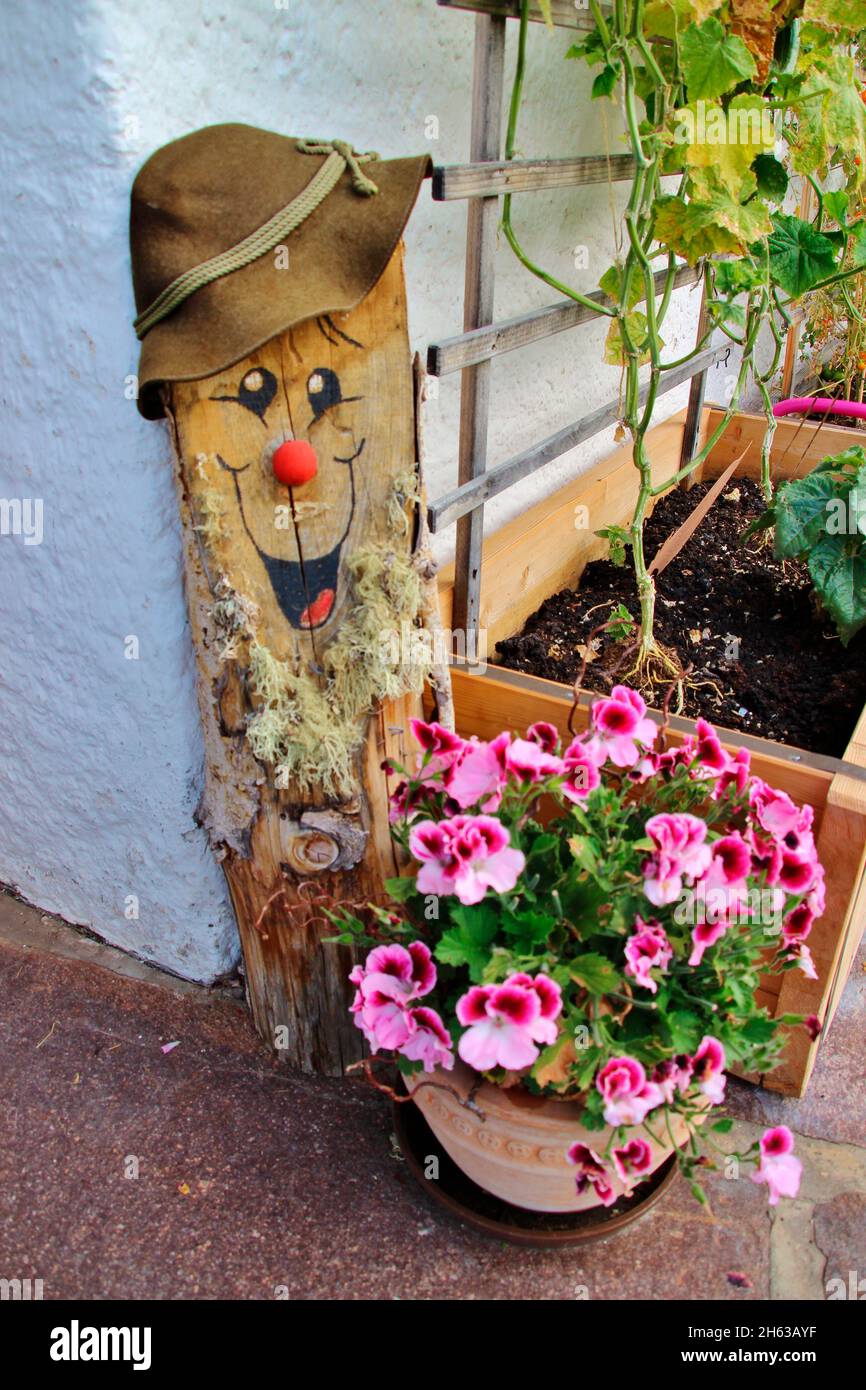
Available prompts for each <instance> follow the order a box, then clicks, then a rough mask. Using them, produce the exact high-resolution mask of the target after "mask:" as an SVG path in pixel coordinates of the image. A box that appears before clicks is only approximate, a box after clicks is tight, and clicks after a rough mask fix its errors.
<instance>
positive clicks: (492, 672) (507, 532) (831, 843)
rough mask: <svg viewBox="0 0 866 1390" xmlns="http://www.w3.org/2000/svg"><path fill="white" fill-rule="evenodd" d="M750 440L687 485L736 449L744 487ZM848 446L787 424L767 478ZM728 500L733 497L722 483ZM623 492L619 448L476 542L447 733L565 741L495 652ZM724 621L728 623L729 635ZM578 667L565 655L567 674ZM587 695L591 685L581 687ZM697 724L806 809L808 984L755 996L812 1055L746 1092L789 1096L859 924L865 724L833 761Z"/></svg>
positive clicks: (589, 549)
mask: <svg viewBox="0 0 866 1390" xmlns="http://www.w3.org/2000/svg"><path fill="white" fill-rule="evenodd" d="M719 418H720V416H719V412H718V411H716V410H714V409H708V410H706V411H705V412H704V416H703V420H702V431H703V436H704V438H705V437H707V435H708V434H709V433H710V432H711V431H712V429H713V428H714V426H715V425H716V424H717V423H718V420H719ZM682 431H683V417H682V416H677V417H674V418H673V419H671V420H669V421H667V422H665V423H664V424H662V425H659V426H657V427H656V428H655V429H654V430H653V431H652V433H651V435H650V437H649V445H650V454H651V457H652V458H653V468H654V476H653V482H654V483H660V482H662V481H663V480H664V479H665V478H666V477H670V476H672V475H673V474H674V473H675V472H676V470H677V467H678V466H679V455H680V443H681V439H682ZM798 431H799V432H798ZM763 432H764V420H763V417H759V416H749V415H741V416H737V417H736V419H735V420H734V421H733V422H732V424H731V425H730V426H729V428H728V430H727V431H726V433H725V435H724V436H723V438H722V440H721V442H720V443H719V444H718V445H717V446H716V448H715V449H714V450H713V451H712V453H711V454H710V456H709V458H708V460H707V461H706V463H705V465H704V466H703V469H702V470H701V472H700V474H699V478H700V479H711V478H714V477H717V476H718V475H719V474H720V473H721V472H722V471H723V470H724V468H725V467H726V466H727V465H728V464H729V463H730V462H731V461H732V460H733V459H734V458H736V457H737V456H738V455H739V454H741V453H742V452H743V449H744V448H745V447H746V445H747V444H750V445H751V448H750V449H749V451H748V453H747V454H746V457H745V458H744V459H743V461H742V463H741V464H740V467H739V469H738V472H737V474H736V478H738V479H750V478H751V479H755V478H756V477H757V476H758V472H759V463H760V441H761V439H762V437H763ZM850 438H851V435H850V432H849V431H847V430H845V429H844V428H839V427H834V426H826V425H824V426H821V427H820V429H816V427H815V425H814V424H812V425H810V424H806V425H805V426H803V427H802V428H800V427H799V426H798V424H797V423H793V422H788V421H782V422H780V424H779V426H778V428H777V431H776V435H775V439H774V447H773V463H774V468H775V476H776V477H777V478H779V479H781V478H786V477H791V476H794V475H795V474H802V473H803V472H805V471H808V469H809V468H811V467H812V466H813V465H814V464H815V463H817V462H818V460H819V459H821V458H822V457H824V456H825V455H826V454H830V453H834V452H837V451H839V450H842V449H844V448H845V447H846V446H847V444H848V443H849V442H850ZM731 486H732V487H735V486H736V481H734V482H732V484H731ZM636 492H637V474H636V471H635V469H634V466H633V464H632V461H631V450H630V447H628V446H627V447H624V448H621V449H618V450H617V451H616V452H614V453H613V454H611V456H610V457H609V458H607V459H605V460H603V461H602V462H601V463H599V464H597V465H595V466H594V467H593V468H592V469H591V470H590V471H589V472H587V473H585V474H584V475H583V476H582V477H580V478H579V479H577V480H575V481H574V482H571V483H569V484H567V485H566V486H565V487H563V488H561V489H559V491H558V492H556V493H555V494H554V495H553V496H551V497H549V498H546V499H545V500H544V501H542V502H540V503H538V504H537V505H536V506H535V507H533V508H531V509H530V510H529V511H528V512H526V513H524V514H523V515H521V516H520V517H519V518H518V519H517V520H516V521H515V522H513V523H510V524H509V525H507V526H505V527H503V528H502V529H501V530H500V531H498V532H497V533H495V534H494V535H493V536H491V537H490V538H489V539H488V540H487V541H486V542H485V546H484V553H483V565H482V591H481V627H482V629H483V630H484V632H485V633H486V639H487V647H488V651H489V652H491V653H492V654H493V658H492V661H491V663H490V664H489V665H488V666H487V667H486V669H483V670H480V669H475V670H469V669H461V668H459V667H458V668H456V669H455V670H454V671H453V686H454V700H455V712H456V721H457V728H458V731H459V732H460V733H462V734H464V735H468V734H471V733H475V734H478V735H479V736H481V737H491V736H493V735H495V734H496V733H498V732H499V731H500V730H501V729H503V728H516V729H521V728H525V727H526V726H527V725H528V724H529V723H531V722H532V721H533V720H537V719H548V720H550V721H551V722H552V723H554V724H556V725H557V726H558V727H559V728H560V729H561V730H562V731H565V728H566V724H567V720H568V715H569V711H570V709H571V703H572V695H571V689H570V686H569V685H567V684H565V683H563V682H558V681H551V680H545V679H541V678H539V677H537V676H533V675H527V674H525V673H522V672H516V671H513V670H509V669H508V668H507V666H503V665H499V664H496V660H497V659H496V653H495V648H496V646H497V644H498V643H500V642H502V641H503V640H504V639H506V638H509V637H512V636H514V635H515V634H516V633H519V632H520V630H521V629H522V627H523V625H524V623H525V622H526V620H527V618H529V617H530V615H531V614H533V613H535V612H536V610H537V609H538V608H539V607H540V606H541V604H542V603H543V602H544V601H545V600H546V599H548V598H550V597H551V595H553V594H556V593H558V592H559V591H560V590H562V589H566V588H575V587H577V585H578V583H579V580H580V577H581V575H582V573H583V571H584V569H585V567H586V565H587V564H589V563H590V562H592V561H594V560H598V559H601V558H602V557H603V556H604V555H605V554H606V551H607V544H606V542H605V541H603V540H601V539H599V538H598V537H597V536H596V535H595V534H594V533H595V532H596V531H597V530H599V529H601V528H602V527H606V526H612V525H618V526H622V525H625V524H627V523H628V521H629V520H630V517H631V512H632V508H633V505H634V499H635V495H636ZM440 592H441V601H442V613H443V621H444V622H445V623H446V625H449V626H450V613H451V594H452V576H451V574H450V573H449V572H446V573H445V574H444V575H443V578H442V585H441V591H440ZM600 616H601V615H600ZM735 616H736V615H731V621H733V620H734V618H735ZM578 661H579V658H578V656H577V653H575V661H574V666H575V673H576V668H577V665H578ZM588 684H589V685H590V686H591V685H592V681H591V678H590V679H589V680H588ZM793 685H794V682H793V681H792V686H793ZM779 686H780V689H779V704H780V706H781V707H784V702H785V700H786V699H787V698H788V691H787V690H786V689H785V687H784V684H783V681H782V679H780V682H779ZM794 698H797V697H796V694H795V697H794ZM587 704H588V699H587V698H586V697H584V701H583V703H582V706H581V708H580V710H579V711H578V715H577V721H576V723H577V727H578V728H582V727H585V724H586V717H587V716H586V705H587ZM709 717H711V718H716V722H717V724H718V726H719V730H720V733H721V734H722V737H723V739H724V741H725V744H726V746H728V747H732V748H733V747H736V746H738V745H739V744H745V745H746V746H747V747H748V748H749V749H750V750H751V753H752V767H753V770H754V771H755V772H756V773H757V774H758V775H759V776H761V777H765V778H766V779H767V780H768V781H769V782H771V783H772V784H773V785H775V786H777V787H780V788H782V789H784V790H785V791H787V792H788V794H789V795H790V796H791V797H792V798H793V799H794V800H795V801H798V802H801V803H802V802H809V803H810V804H811V805H812V806H813V807H814V809H815V819H816V839H817V844H818V853H819V856H820V858H821V861H822V863H823V864H824V866H825V869H826V873H827V906H826V911H825V913H824V915H823V917H821V918H820V919H819V920H818V921H817V922H816V924H815V926H814V928H813V931H812V934H811V936H810V947H811V949H812V953H813V956H814V959H815V964H816V968H817V971H818V977H819V978H818V979H817V980H816V981H812V980H808V979H806V977H805V976H804V975H803V974H802V973H801V972H800V971H792V972H790V973H788V974H786V975H785V976H784V977H783V978H782V980H781V986H780V981H779V979H778V977H777V978H775V979H770V978H765V980H764V981H762V985H761V988H760V990H759V996H760V998H761V1002H762V1003H764V1004H765V1006H766V1007H768V1008H769V1009H770V1010H771V1012H772V1013H773V1014H774V1015H777V1014H780V1013H800V1014H816V1015H817V1016H818V1018H819V1019H820V1020H821V1022H822V1032H821V1035H820V1036H819V1038H818V1039H817V1040H816V1041H815V1042H810V1040H809V1038H808V1035H807V1034H806V1032H805V1030H804V1029H802V1028H798V1029H796V1030H793V1031H792V1032H791V1035H790V1040H789V1044H788V1047H787V1048H786V1051H785V1055H784V1058H783V1060H782V1063H781V1064H780V1065H779V1067H777V1068H776V1069H775V1070H774V1071H773V1072H772V1073H769V1074H767V1075H766V1076H765V1077H761V1078H758V1077H755V1078H754V1079H755V1080H761V1081H762V1082H763V1084H764V1085H765V1086H767V1087H768V1088H769V1089H771V1090H775V1091H780V1092H782V1093H784V1094H788V1095H802V1094H803V1092H804V1090H805V1087H806V1085H807V1082H808V1079H809V1076H810V1074H811V1070H812V1067H813V1065H814V1062H815V1058H816V1055H817V1049H818V1047H819V1046H820V1042H821V1039H822V1038H823V1037H824V1036H825V1035H826V1033H827V1030H828V1028H829V1026H830V1023H831V1020H832V1017H833V1014H834V1012H835V1008H836V1005H837V1003H838V1000H839V996H840V994H841V991H842V988H843V986H844V983H845V979H846V977H847V974H848V971H849V969H850V966H851V962H852V960H853V957H854V954H855V952H856V949H857V946H858V944H859V941H860V938H861V936H862V933H863V928H864V924H866V878H864V858H866V710H864V711H862V712H860V713H859V715H858V716H857V717H856V718H854V719H853V720H852V725H853V727H852V728H851V730H850V733H849V731H840V739H841V740H842V741H844V738H845V736H846V735H847V736H848V741H847V743H845V746H844V750H843V751H842V752H841V756H839V757H831V756H829V755H827V754H826V753H813V752H810V751H808V750H806V749H803V748H798V747H796V746H792V745H790V744H788V743H786V742H782V741H774V740H772V739H767V738H763V737H756V736H754V735H752V734H749V733H748V732H739V731H734V730H732V729H726V728H725V727H724V726H723V725H722V721H721V720H720V719H718V718H717V717H716V716H715V715H714V714H713V712H712V711H710V712H709ZM693 729H694V725H693V723H692V721H691V720H690V719H686V718H676V719H673V720H672V722H671V739H672V741H674V742H675V741H678V740H679V739H681V738H682V737H683V736H684V735H685V734H687V733H690V732H692V731H693ZM839 747H840V748H841V742H840V745H839Z"/></svg>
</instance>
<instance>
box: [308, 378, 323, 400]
mask: <svg viewBox="0 0 866 1390" xmlns="http://www.w3.org/2000/svg"><path fill="white" fill-rule="evenodd" d="M324 389H325V381H324V378H323V376H322V374H321V372H313V375H312V376H311V377H310V379H309V381H308V382H307V390H308V391H309V393H310V395H311V396H317V395H318V394H319V392H320V391H324Z"/></svg>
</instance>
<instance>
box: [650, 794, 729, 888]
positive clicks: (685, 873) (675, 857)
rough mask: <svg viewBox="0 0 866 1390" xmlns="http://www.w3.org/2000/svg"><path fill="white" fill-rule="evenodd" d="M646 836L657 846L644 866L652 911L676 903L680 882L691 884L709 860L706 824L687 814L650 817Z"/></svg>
mask: <svg viewBox="0 0 866 1390" xmlns="http://www.w3.org/2000/svg"><path fill="white" fill-rule="evenodd" d="M645 828H646V833H647V835H648V836H649V838H650V839H651V840H652V842H653V844H654V845H655V846H656V849H655V853H654V854H653V856H652V858H650V859H648V860H647V861H646V863H645V864H644V892H645V893H646V895H647V897H648V898H649V900H650V902H651V903H653V905H654V906H655V907H664V906H665V905H666V904H668V903H672V902H676V900H677V898H678V897H679V896H680V893H681V892H682V888H683V879H684V878H685V879H687V880H688V881H689V882H694V880H695V879H696V878H698V877H699V876H700V875H701V874H702V873H704V871H705V870H706V869H707V867H708V866H709V863H710V860H711V859H712V851H711V849H710V846H709V845H708V844H706V843H705V842H706V838H707V827H706V822H705V821H702V820H700V819H699V817H698V816H692V815H689V814H688V813H687V812H674V813H672V814H667V813H665V814H662V815H659V816H651V817H650V819H649V820H648V821H647V823H646V827H645Z"/></svg>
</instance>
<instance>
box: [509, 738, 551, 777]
mask: <svg viewBox="0 0 866 1390" xmlns="http://www.w3.org/2000/svg"><path fill="white" fill-rule="evenodd" d="M505 766H506V769H507V770H508V772H510V773H511V775H512V776H513V777H515V778H516V779H517V781H518V782H542V781H544V779H545V778H546V777H559V776H560V775H561V774H562V770H563V765H562V759H561V758H555V757H554V756H553V754H552V753H546V752H545V750H544V749H543V748H542V747H541V745H540V744H538V743H535V742H534V741H533V740H532V739H527V738H516V739H514V740H513V741H512V742H511V743H510V744H509V746H508V747H507V748H506V750H505Z"/></svg>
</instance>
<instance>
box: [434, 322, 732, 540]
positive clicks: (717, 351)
mask: <svg viewBox="0 0 866 1390" xmlns="http://www.w3.org/2000/svg"><path fill="white" fill-rule="evenodd" d="M727 351H728V349H727V346H726V345H722V346H720V347H717V348H710V349H708V350H707V351H706V352H703V353H701V354H699V356H698V357H696V358H695V359H694V361H693V362H690V363H687V364H684V365H683V366H682V367H679V368H677V369H676V370H675V371H671V372H667V373H666V374H665V376H664V377H663V378H662V384H661V386H660V388H659V395H660V396H662V395H664V394H665V393H666V392H668V391H673V390H675V389H676V388H677V387H678V386H681V385H682V384H683V382H684V381H688V380H689V378H690V377H692V376H694V374H695V372H696V371H698V372H701V373H703V374H706V370H707V367H709V366H712V364H713V363H714V362H717V361H718V360H719V359H720V358H721V357H723V356H724V355H725V353H726V352H727ZM646 397H647V387H646V386H644V387H642V388H641V391H640V395H639V400H640V404H641V405H643V403H644V401H645V400H646ZM621 413H622V406H621V403H620V401H619V400H615V401H611V402H610V404H609V405H603V406H600V407H599V408H598V409H597V410H593V411H590V413H589V414H588V415H584V416H583V417H582V419H580V420H575V421H574V422H573V423H572V424H570V425H566V426H565V428H564V429H561V430H557V431H556V433H555V434H551V435H548V437H547V438H546V439H543V440H542V441H541V443H540V444H534V445H533V446H532V448H530V449H525V450H524V451H523V453H521V454H515V456H514V457H513V458H511V459H509V460H508V462H507V463H501V464H499V466H498V467H497V468H491V469H490V470H489V471H488V472H486V473H483V474H482V475H481V476H480V477H478V478H473V479H470V481H469V482H466V483H463V484H461V486H460V487H457V488H454V490H453V491H452V492H449V493H446V494H445V496H444V497H440V498H439V499H438V501H436V502H431V503H430V505H429V506H428V508H427V517H428V524H429V526H430V530H431V531H443V530H444V529H445V528H446V527H447V526H453V525H454V523H455V521H457V520H458V519H459V518H460V517H462V516H465V515H466V514H467V513H468V512H471V511H473V510H474V509H475V508H476V507H480V506H483V504H484V503H485V502H487V501H489V500H490V498H491V497H496V496H498V494H499V493H500V492H504V491H505V490H506V489H507V488H510V487H513V486H514V484H515V483H519V482H520V481H521V480H522V479H524V478H528V477H529V476H530V475H531V474H533V473H535V472H537V471H538V469H539V468H543V467H544V466H545V464H548V463H551V462H552V461H553V460H554V459H556V458H559V457H560V456H561V455H562V454H566V453H568V451H569V450H570V449H574V448H576V447H577V445H578V444H582V443H584V442H585V441H586V440H587V439H592V438H593V436H594V435H596V434H600V433H601V431H602V430H605V429H609V428H610V427H611V425H615V424H616V422H617V421H618V420H619V419H620V416H621ZM594 467H596V461H595V460H590V461H588V462H587V463H585V464H584V465H583V467H582V468H581V469H580V470H579V471H578V472H576V473H575V475H574V476H575V477H576V478H579V477H580V476H581V475H582V474H583V473H587V472H589V471H590V469H592V468H594Z"/></svg>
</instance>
